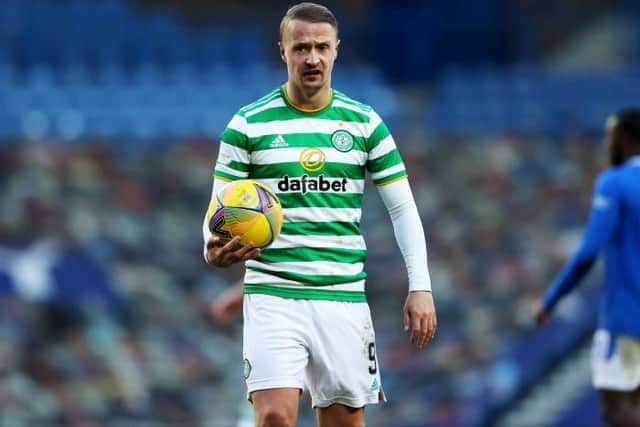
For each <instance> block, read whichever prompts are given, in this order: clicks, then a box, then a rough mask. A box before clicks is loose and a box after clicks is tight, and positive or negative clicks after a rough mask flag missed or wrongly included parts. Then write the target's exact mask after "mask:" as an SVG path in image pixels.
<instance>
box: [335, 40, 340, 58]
mask: <svg viewBox="0 0 640 427" xmlns="http://www.w3.org/2000/svg"><path fill="white" fill-rule="evenodd" d="M339 48H340V39H338V41H337V42H336V57H335V59H338V52H339V51H340V49H339Z"/></svg>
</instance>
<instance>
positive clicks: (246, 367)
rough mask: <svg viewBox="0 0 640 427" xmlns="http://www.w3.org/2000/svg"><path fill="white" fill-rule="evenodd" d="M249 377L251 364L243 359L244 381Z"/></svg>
mask: <svg viewBox="0 0 640 427" xmlns="http://www.w3.org/2000/svg"><path fill="white" fill-rule="evenodd" d="M249 375H251V362H249V359H244V379H245V380H246V379H247V378H249Z"/></svg>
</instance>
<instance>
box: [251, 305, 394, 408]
mask: <svg viewBox="0 0 640 427" xmlns="http://www.w3.org/2000/svg"><path fill="white" fill-rule="evenodd" d="M243 311H244V336H243V345H244V350H243V353H244V354H243V356H244V375H245V380H246V382H247V391H248V394H249V396H250V395H251V393H252V392H254V391H257V390H266V389H272V388H299V389H301V390H304V389H305V388H306V389H308V390H309V394H310V395H311V405H312V406H313V407H327V406H329V405H331V404H333V403H340V404H342V405H346V406H350V407H353V408H360V407H362V406H364V405H366V404H369V403H378V402H379V401H380V400H385V398H384V393H383V392H382V383H381V382H380V368H379V365H378V358H377V356H376V348H375V335H374V331H373V324H372V322H371V313H370V311H369V306H368V305H367V304H366V303H352V302H338V301H319V300H296V299H287V298H280V297H274V296H270V295H260V294H250V295H245V296H244V307H243Z"/></svg>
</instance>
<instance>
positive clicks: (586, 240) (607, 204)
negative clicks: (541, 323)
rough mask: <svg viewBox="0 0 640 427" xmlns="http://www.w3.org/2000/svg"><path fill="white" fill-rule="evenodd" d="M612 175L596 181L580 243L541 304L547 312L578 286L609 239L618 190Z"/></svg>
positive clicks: (604, 174) (617, 205) (618, 197)
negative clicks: (587, 219) (589, 211)
mask: <svg viewBox="0 0 640 427" xmlns="http://www.w3.org/2000/svg"><path fill="white" fill-rule="evenodd" d="M612 172H613V171H607V172H604V173H603V174H602V175H600V177H599V178H598V180H597V181H596V185H595V189H594V193H593V199H592V204H591V213H590V215H589V223H588V224H587V228H586V230H585V232H584V236H583V238H582V243H581V244H580V247H579V248H578V250H577V251H576V252H575V253H574V254H573V256H572V257H571V259H570V260H569V261H568V262H567V264H566V265H565V266H564V268H563V269H562V271H561V272H560V273H559V274H558V276H557V277H556V278H555V280H554V281H553V283H552V284H551V286H550V287H549V289H548V290H547V292H546V293H545V295H544V299H543V304H544V308H545V310H547V311H551V310H553V307H554V306H555V305H556V304H557V302H558V301H559V300H560V299H561V298H562V297H563V296H565V295H566V294H568V293H569V292H571V290H573V289H574V288H575V287H576V286H577V285H578V283H579V282H580V280H581V279H582V278H583V277H584V276H585V275H586V274H587V273H588V272H589V270H590V269H591V266H593V264H594V263H595V261H596V259H597V258H598V254H599V253H600V252H601V250H602V249H603V248H604V247H605V246H606V245H607V243H608V242H609V240H610V238H611V235H612V233H613V230H614V228H615V225H616V221H617V219H618V211H619V208H620V206H619V205H620V196H619V195H618V192H617V190H618V186H617V185H616V183H615V175H614V174H613V173H612Z"/></svg>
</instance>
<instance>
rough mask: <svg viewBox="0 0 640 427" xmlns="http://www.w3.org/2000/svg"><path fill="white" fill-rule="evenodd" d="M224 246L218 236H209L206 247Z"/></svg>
mask: <svg viewBox="0 0 640 427" xmlns="http://www.w3.org/2000/svg"><path fill="white" fill-rule="evenodd" d="M221 246H224V242H223V241H222V239H220V237H218V236H211V237H209V239H208V240H207V249H211V248H215V247H221Z"/></svg>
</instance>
